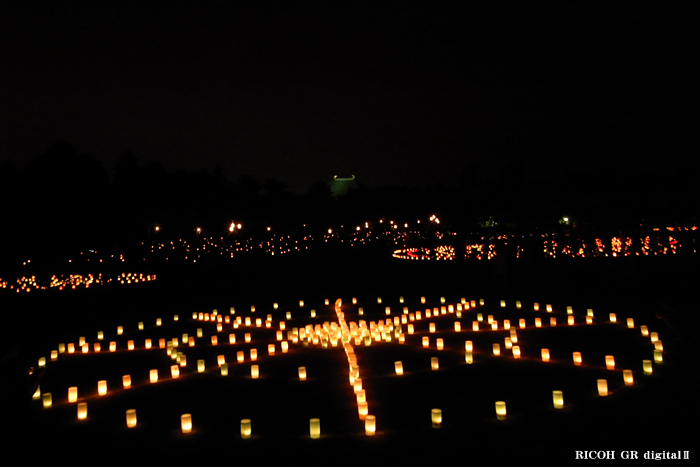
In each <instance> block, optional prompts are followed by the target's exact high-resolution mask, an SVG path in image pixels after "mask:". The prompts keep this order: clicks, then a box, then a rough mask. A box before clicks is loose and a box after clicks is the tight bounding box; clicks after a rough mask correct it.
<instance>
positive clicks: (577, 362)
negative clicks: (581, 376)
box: [574, 352, 583, 366]
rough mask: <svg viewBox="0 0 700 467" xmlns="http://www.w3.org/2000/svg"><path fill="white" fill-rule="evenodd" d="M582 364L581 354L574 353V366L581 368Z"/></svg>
mask: <svg viewBox="0 0 700 467" xmlns="http://www.w3.org/2000/svg"><path fill="white" fill-rule="evenodd" d="M582 362H583V360H582V358H581V352H574V365H576V366H581V363H582Z"/></svg>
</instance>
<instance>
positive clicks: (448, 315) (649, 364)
mask: <svg viewBox="0 0 700 467" xmlns="http://www.w3.org/2000/svg"><path fill="white" fill-rule="evenodd" d="M349 302H350V303H344V302H343V300H342V299H337V300H336V301H335V302H334V303H332V304H331V301H330V300H329V299H325V305H324V307H325V308H329V309H325V308H323V309H322V311H321V313H320V314H318V315H317V313H316V311H315V310H314V309H311V310H309V308H308V304H305V302H304V301H303V300H301V301H299V308H298V310H297V311H294V312H292V311H286V313H285V312H283V311H281V310H280V309H279V306H278V304H277V303H274V304H273V305H272V307H271V308H270V307H259V306H257V307H256V306H255V305H251V306H250V307H249V308H246V310H250V311H249V312H248V311H246V312H244V313H243V314H238V313H237V312H236V310H235V308H233V307H231V308H230V313H229V314H227V315H226V314H224V315H222V314H220V313H219V312H218V311H217V310H213V311H212V312H211V313H209V312H207V313H204V312H192V315H191V318H190V319H189V320H188V319H184V320H183V321H185V322H186V323H187V324H189V325H191V326H192V327H191V328H188V329H186V332H182V330H183V329H184V328H181V327H180V328H179V331H178V332H177V333H176V335H173V334H174V332H173V331H172V330H171V329H169V324H172V323H175V322H178V321H180V317H179V316H178V315H174V316H173V318H172V320H168V323H166V322H165V320H163V319H161V318H157V319H156V320H154V322H151V323H149V324H148V325H147V324H146V323H145V322H143V321H141V322H138V325H136V326H133V325H132V326H129V327H128V328H125V327H124V326H118V327H116V329H115V332H109V333H106V332H104V331H97V332H96V333H95V335H96V338H94V339H87V338H86V337H85V336H81V337H79V338H77V339H76V340H74V341H73V342H68V343H65V342H62V343H59V344H57V345H56V346H55V347H54V349H53V350H51V351H50V353H49V356H48V357H41V358H39V359H38V361H37V363H36V366H37V367H39V368H46V371H45V374H44V376H43V378H44V379H42V380H41V381H40V385H39V387H38V388H37V389H36V392H35V393H34V395H33V398H34V399H35V400H36V401H37V403H38V404H41V405H42V406H43V407H44V408H45V409H51V408H52V407H57V406H58V407H70V406H71V405H72V406H75V407H76V412H75V414H76V415H75V417H77V420H78V421H80V422H85V423H89V420H90V418H91V416H89V415H88V413H90V414H93V413H98V414H100V415H98V417H104V416H105V413H106V412H108V411H110V410H114V409H113V407H112V406H111V405H110V404H108V403H104V402H103V401H105V400H108V399H109V397H110V396H111V395H114V394H121V395H124V393H125V392H127V391H130V390H132V389H133V388H134V387H140V388H142V389H145V388H147V387H149V388H151V389H153V388H159V387H161V388H163V389H162V390H165V388H167V390H168V391H177V387H176V386H172V385H166V386H162V383H164V382H167V381H173V380H180V381H182V380H185V379H190V378H198V377H199V375H202V374H209V375H218V377H221V378H244V379H249V380H257V379H264V378H266V377H276V378H278V381H279V384H280V387H283V385H284V384H285V381H286V380H288V381H289V382H288V383H286V384H304V383H303V382H304V381H306V380H307V379H308V378H311V379H317V380H318V379H321V380H326V381H327V382H328V383H329V384H336V380H335V378H334V377H330V376H328V371H327V369H323V368H318V367H314V366H313V364H310V363H308V362H305V361H304V357H305V355H308V352H313V351H317V350H313V349H325V350H327V351H333V350H334V349H339V348H342V349H343V352H344V353H345V355H346V358H347V366H346V369H345V371H346V372H347V377H348V379H347V382H348V383H349V391H351V393H352V399H349V398H348V401H346V402H349V400H352V406H353V409H352V411H349V412H348V413H351V412H355V413H356V417H357V420H358V427H357V430H358V432H360V431H361V432H363V433H364V434H365V435H367V436H375V435H376V434H381V433H382V431H381V430H380V429H379V427H381V426H382V425H381V423H382V422H384V423H387V422H386V420H377V418H376V417H375V416H374V415H373V414H372V407H373V406H374V404H375V403H377V401H376V400H374V399H370V398H369V397H368V394H367V392H366V386H367V384H370V385H372V384H373V382H376V380H377V378H401V377H403V376H404V375H405V374H420V373H423V375H424V377H427V375H428V374H429V373H431V372H437V371H468V370H467V369H466V367H465V365H466V366H467V367H468V366H469V365H472V364H475V363H476V364H488V363H489V361H493V360H491V359H507V360H512V361H516V360H522V361H528V362H530V364H532V363H534V362H541V364H543V365H553V366H552V369H553V370H556V368H557V367H559V368H561V367H562V366H566V367H569V368H571V367H585V368H586V373H585V375H583V376H582V378H585V379H587V380H588V381H589V383H590V390H589V391H588V393H589V395H590V396H593V394H595V395H596V396H597V397H608V396H610V395H613V396H616V395H618V396H620V397H624V390H623V389H622V388H626V387H630V386H634V385H635V384H638V381H639V379H640V377H641V378H642V379H643V378H644V376H649V375H651V374H653V371H654V366H655V365H660V364H662V363H663V362H664V358H663V355H664V353H663V352H664V348H663V343H662V341H661V339H660V336H659V334H658V332H654V331H652V330H651V329H649V327H648V326H646V325H639V323H636V322H635V320H634V319H633V318H631V317H627V318H623V317H621V316H620V317H618V314H617V313H609V314H608V315H606V316H599V315H595V314H594V312H593V310H592V309H587V310H586V311H585V313H582V312H577V313H574V311H573V308H572V307H571V306H567V307H566V311H565V312H564V311H563V310H561V311H554V310H553V307H552V305H550V304H547V305H545V306H540V304H539V303H534V304H532V305H531V306H530V307H523V305H522V303H521V302H520V301H517V302H515V304H514V306H513V303H512V302H511V303H509V304H508V305H507V304H506V302H505V301H501V302H500V306H496V305H495V304H491V305H490V307H489V308H486V307H485V306H484V300H483V299H480V300H478V301H477V300H467V299H466V298H461V299H460V300H459V301H458V302H454V303H447V301H446V299H445V297H440V301H439V304H438V302H437V301H435V302H426V298H425V297H421V298H420V304H419V303H418V301H417V300H416V301H414V302H412V303H411V305H410V306H409V305H408V303H407V302H406V301H405V300H404V298H403V297H400V298H399V300H398V303H393V304H392V305H388V304H387V303H386V302H385V301H384V302H383V300H382V298H381V297H378V298H377V300H376V305H375V304H374V303H365V304H364V306H359V304H358V301H357V299H356V298H352V300H350V301H349ZM365 308H367V309H368V310H369V311H370V312H369V314H366V313H365ZM526 308H529V309H526ZM410 310H413V311H410ZM268 312H269V313H268ZM282 313H284V319H276V318H273V314H274V315H276V316H279V317H281V316H282ZM292 315H294V316H292ZM329 316H332V317H334V319H333V318H332V321H328V320H327V318H328V317H329ZM379 317H381V318H379ZM371 318H375V319H374V320H370V321H367V320H368V319H371ZM307 319H312V320H314V322H312V323H308V322H305V321H306V320H307ZM324 319H326V320H325V321H324ZM302 320H303V321H302ZM596 325H603V326H619V328H618V329H621V330H622V329H625V328H626V330H627V332H632V333H636V334H637V335H640V339H641V340H640V345H639V349H637V350H632V349H629V350H627V353H630V352H632V354H630V355H628V354H625V355H619V354H618V355H611V354H607V353H608V352H605V351H604V352H603V353H602V354H606V355H605V357H604V359H603V358H601V357H600V356H594V357H591V356H589V355H588V354H585V355H584V353H585V352H583V353H582V352H580V351H578V350H580V348H579V349H578V350H574V351H573V352H572V349H575V348H576V344H570V345H567V344H566V343H565V342H561V341H560V340H554V341H551V342H557V345H558V346H560V347H563V348H556V349H554V348H549V347H547V348H543V347H542V344H541V343H540V342H539V341H538V340H539V339H538V337H537V335H538V331H537V329H554V328H575V327H582V328H581V330H583V329H586V328H589V327H591V328H595V326H596ZM252 331H255V339H253V337H252V335H253V332H252ZM261 335H266V336H267V337H266V338H261V337H260V336H261ZM593 341H595V342H596V345H597V346H598V347H599V348H601V347H604V346H605V343H604V342H600V341H599V339H598V338H593ZM383 345H398V346H406V347H410V348H412V349H413V351H412V353H415V351H416V350H418V351H419V353H422V355H423V356H424V360H421V357H413V358H409V359H408V360H406V359H403V360H397V361H395V362H394V364H393V367H391V368H384V369H382V370H380V371H381V372H382V374H367V372H368V371H371V370H367V369H366V368H364V369H363V368H361V367H360V366H359V365H358V361H357V357H356V355H355V348H360V347H371V346H383ZM304 348H311V349H312V350H304ZM120 352H121V353H123V352H134V353H136V354H139V353H141V355H143V354H142V352H152V353H155V354H157V355H159V356H160V357H161V360H160V362H159V363H157V364H153V363H152V364H151V365H150V366H151V367H150V368H149V367H148V366H146V365H143V364H142V365H141V366H140V367H136V368H132V369H131V371H130V373H129V374H125V375H122V376H121V377H120V378H117V377H116V376H110V377H109V378H110V379H99V380H97V378H99V377H105V376H104V375H105V374H107V373H109V368H105V367H102V366H100V365H96V364H95V360H94V358H93V359H91V360H90V365H89V366H87V364H86V367H85V368H84V370H86V371H89V372H90V373H92V374H99V375H100V376H98V377H97V378H96V380H95V381H94V384H92V385H91V386H90V387H84V386H83V387H77V386H72V385H71V384H72V382H70V381H66V380H65V379H67V378H70V376H68V377H66V378H64V379H62V378H60V377H53V373H52V371H51V367H52V364H53V362H55V361H58V360H61V361H63V360H68V361H69V362H70V364H73V365H80V363H81V360H80V358H79V356H81V355H100V354H110V353H120ZM635 352H640V353H639V354H637V353H635ZM288 353H289V354H290V356H291V357H292V360H289V359H287V360H286V361H287V362H293V363H292V366H293V367H296V368H295V371H294V372H293V374H294V375H295V376H294V377H292V372H291V371H289V372H285V375H286V376H285V375H279V374H277V375H273V374H272V372H273V370H270V368H277V370H276V371H278V372H279V371H283V370H280V367H279V365H271V366H266V362H267V361H268V360H269V359H271V358H274V357H275V356H278V355H280V354H288ZM596 353H598V352H596ZM214 354H217V355H216V357H213V355H214ZM456 354H458V355H461V356H462V360H461V364H457V365H455V364H454V361H453V359H446V360H447V361H448V362H451V363H448V364H447V365H446V364H445V363H444V361H442V362H441V360H440V359H441V356H442V355H456ZM428 357H429V358H428ZM407 358H408V357H407ZM599 360H600V361H599ZM137 361H138V362H146V361H148V362H152V361H153V360H152V359H144V358H140V359H138V360H137ZM620 362H624V363H623V365H624V366H627V365H630V366H629V367H627V368H625V369H621V368H620ZM634 362H636V363H634ZM309 365H311V366H309ZM152 366H155V367H152ZM236 366H238V367H245V368H246V371H245V373H244V376H241V374H240V372H235V374H230V370H231V369H232V367H236ZM33 372H34V368H31V369H30V374H31V373H33ZM82 373H84V372H82ZM71 374H74V373H71V372H69V375H71ZM47 375H51V377H49V378H47ZM58 376H60V375H58ZM363 377H364V378H363ZM292 380H296V381H298V383H291V381H292ZM533 383H534V384H538V382H537V381H533ZM539 384H540V386H541V385H542V383H539ZM548 384H549V383H548ZM153 390H155V389H153ZM280 390H283V389H280ZM540 390H541V391H542V392H543V393H545V394H546V393H547V392H548V393H549V394H550V396H548V397H551V399H550V400H551V404H552V408H553V409H554V410H557V409H562V408H564V407H565V406H567V407H574V408H578V409H583V410H585V408H584V407H585V405H584V404H588V403H590V401H586V400H585V399H584V400H581V399H580V396H579V399H578V400H577V398H576V397H574V402H573V405H572V404H571V402H565V400H567V399H566V395H565V394H563V392H562V391H561V390H559V389H557V387H556V384H553V385H552V387H546V388H541V387H540ZM375 391H376V390H375V388H373V391H372V394H375ZM512 391H518V388H516V387H513V388H512ZM140 394H144V393H143V391H141V392H140ZM349 394H350V392H348V395H349ZM383 396H385V395H380V396H378V398H379V399H381V397H383ZM590 396H589V397H590ZM386 397H391V396H386ZM507 402H508V401H507V400H494V401H491V402H489V403H490V404H493V405H492V406H491V407H493V408H495V413H494V412H492V413H493V414H494V418H495V419H497V420H505V419H506V418H507V416H508V415H507V408H506V404H507ZM139 403H141V401H140V400H139V399H138V398H136V397H134V398H133V399H132V400H131V401H130V405H132V406H133V407H134V408H130V409H128V410H126V412H125V413H124V414H123V415H121V416H122V417H123V416H125V426H126V428H127V429H129V428H135V427H137V426H139V425H141V424H143V423H144V421H145V422H146V423H147V424H149V423H150V422H151V421H152V420H144V419H143V418H141V417H140V416H139V415H138V414H139V413H141V412H140V408H139ZM291 403H293V402H291ZM341 403H342V402H341ZM379 403H381V401H379ZM465 403H469V404H474V403H484V401H480V402H479V401H477V402H475V401H473V400H469V401H465ZM88 404H89V405H90V407H89V410H88ZM520 404H522V402H520ZM434 406H435V407H440V399H439V398H438V399H436V400H435V401H434ZM516 409H519V410H522V407H517V403H516ZM247 410H248V409H245V408H243V409H241V410H240V417H242V418H240V437H241V438H242V439H248V438H250V437H251V436H252V434H253V433H254V432H255V428H254V427H255V426H256V425H265V424H270V425H272V424H274V423H275V420H270V419H251V418H250V417H251V414H250V412H248V411H247ZM62 413H63V412H62ZM198 415H199V414H197V413H194V414H193V413H182V414H181V413H178V412H174V413H172V414H171V423H172V424H173V428H174V427H175V426H178V425H179V428H180V429H181V430H182V433H183V434H188V433H191V432H192V431H196V426H197V425H196V421H197V417H198ZM280 415H281V413H280ZM310 415H312V414H310ZM444 415H445V416H447V417H450V414H449V412H448V413H447V414H444ZM415 416H416V417H422V418H424V419H425V420H426V423H427V422H428V420H430V423H431V425H432V427H434V428H439V427H441V426H442V422H443V412H442V410H441V409H440V408H433V409H432V410H431V412H430V414H422V413H421V414H418V413H417V414H415ZM123 420H124V419H123ZM472 422H473V420H471V421H468V423H472ZM176 423H177V425H176ZM238 423H239V419H235V420H232V423H231V425H232V426H235V427H236V428H235V429H236V431H238V426H239V425H238ZM458 423H459V422H458V421H454V422H452V425H453V426H456V425H457V424H458ZM308 426H309V431H308V432H307V433H306V434H305V436H308V437H310V438H311V439H316V438H319V437H321V421H320V419H318V418H313V417H312V418H309V425H308ZM118 428H119V427H117V426H115V429H118ZM222 429H224V430H227V429H230V428H222ZM389 429H391V430H394V428H393V427H389ZM205 431H206V430H205ZM169 434H172V431H171V430H169V431H168V433H165V434H164V436H167V435H169ZM292 436H298V434H297V435H294V434H292Z"/></svg>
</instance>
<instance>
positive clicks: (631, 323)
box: [627, 318, 634, 329]
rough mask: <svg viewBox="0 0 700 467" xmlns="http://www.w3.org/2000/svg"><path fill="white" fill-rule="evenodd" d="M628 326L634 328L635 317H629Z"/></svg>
mask: <svg viewBox="0 0 700 467" xmlns="http://www.w3.org/2000/svg"><path fill="white" fill-rule="evenodd" d="M627 327H628V328H630V329H632V328H634V318H627Z"/></svg>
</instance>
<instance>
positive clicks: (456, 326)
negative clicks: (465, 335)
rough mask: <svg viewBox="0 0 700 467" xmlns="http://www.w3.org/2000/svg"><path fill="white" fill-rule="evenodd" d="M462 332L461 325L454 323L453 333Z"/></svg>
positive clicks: (457, 322)
mask: <svg viewBox="0 0 700 467" xmlns="http://www.w3.org/2000/svg"><path fill="white" fill-rule="evenodd" d="M461 330H462V323H460V322H459V321H455V332H460V331H461Z"/></svg>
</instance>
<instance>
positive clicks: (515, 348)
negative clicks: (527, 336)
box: [513, 345, 520, 360]
mask: <svg viewBox="0 0 700 467" xmlns="http://www.w3.org/2000/svg"><path fill="white" fill-rule="evenodd" d="M513 358H515V359H516V360H517V359H519V358H520V346H519V345H514V346H513Z"/></svg>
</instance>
